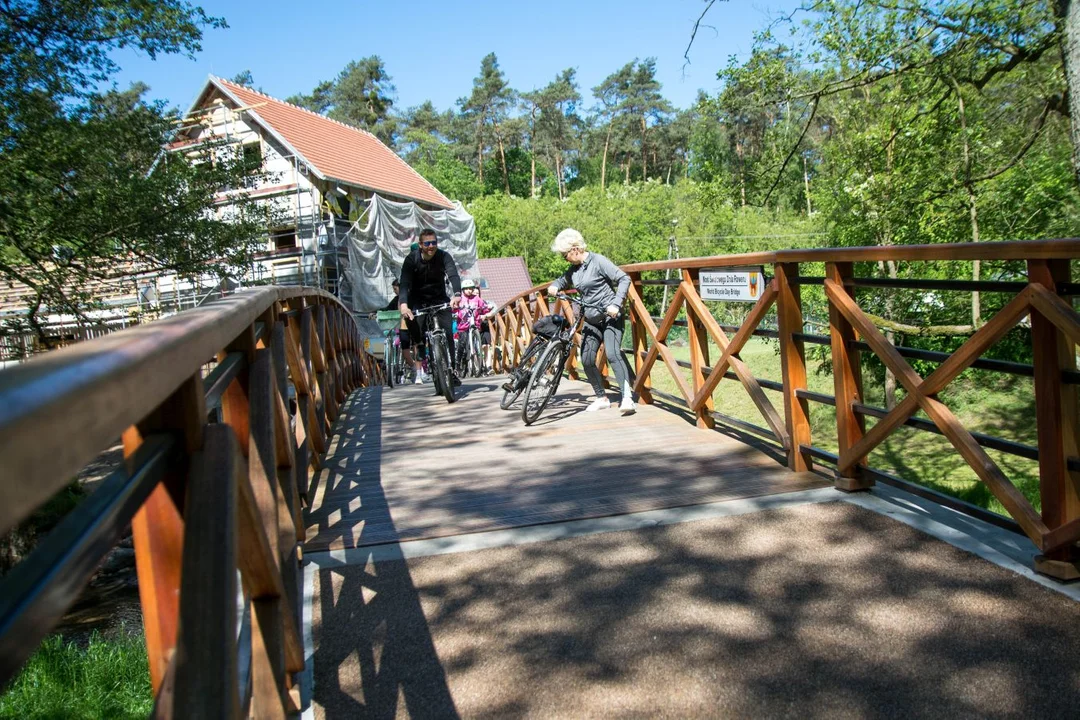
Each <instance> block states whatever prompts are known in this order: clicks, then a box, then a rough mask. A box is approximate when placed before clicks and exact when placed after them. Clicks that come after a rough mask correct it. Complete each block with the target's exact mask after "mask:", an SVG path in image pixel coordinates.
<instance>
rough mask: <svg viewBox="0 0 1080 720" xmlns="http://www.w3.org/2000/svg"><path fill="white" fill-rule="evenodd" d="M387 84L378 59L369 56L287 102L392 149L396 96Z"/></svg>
mask: <svg viewBox="0 0 1080 720" xmlns="http://www.w3.org/2000/svg"><path fill="white" fill-rule="evenodd" d="M391 80H392V78H391V77H390V75H389V74H388V73H387V72H386V67H385V66H384V65H383V61H382V58H380V57H379V56H378V55H371V56H369V57H366V58H362V59H361V60H354V61H353V62H350V63H349V64H348V65H346V66H345V68H344V69H343V70H342V71H341V72H340V73H338V76H337V77H336V78H334V79H333V80H329V81H323V82H321V83H319V84H318V85H316V86H315V89H314V90H312V91H311V94H310V95H303V94H301V95H294V96H292V97H290V98H288V100H289V102H291V103H294V104H296V105H299V106H301V107H306V108H307V109H309V110H311V111H313V112H317V113H319V114H321V115H327V116H329V117H331V118H333V119H334V120H340V121H341V122H343V123H346V124H348V125H352V126H354V127H358V128H361V129H363V130H367V131H368V132H370V133H372V134H373V135H375V136H376V137H378V138H379V139H380V140H382V141H383V142H384V143H386V144H387V145H389V146H390V147H393V146H394V143H395V133H396V132H397V127H398V123H397V118H395V117H394V116H393V115H391V112H390V111H391V109H392V108H393V105H394V95H395V93H396V92H397V91H396V89H395V88H394V84H393V83H392V82H391Z"/></svg>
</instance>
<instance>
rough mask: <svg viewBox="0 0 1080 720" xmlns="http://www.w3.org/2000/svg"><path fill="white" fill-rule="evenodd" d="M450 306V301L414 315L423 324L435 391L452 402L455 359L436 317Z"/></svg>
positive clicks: (423, 309)
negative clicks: (453, 363)
mask: <svg viewBox="0 0 1080 720" xmlns="http://www.w3.org/2000/svg"><path fill="white" fill-rule="evenodd" d="M448 308H450V303H442V304H441V305H432V306H430V307H426V308H420V309H418V310H414V311H413V317H415V318H416V320H417V322H419V323H420V324H421V328H422V329H423V331H424V340H425V342H426V343H427V355H428V365H429V367H430V370H431V377H432V380H433V381H434V384H435V391H436V393H438V394H440V395H442V396H443V397H445V398H446V402H448V403H452V402H454V400H455V399H456V398H455V397H454V383H453V369H452V362H453V361H452V359H451V358H450V353H449V343H448V339H447V337H446V331H445V330H443V328H442V327H441V326H440V325H439V323H438V320H437V317H436V316H437V315H438V314H439V313H440V312H442V311H443V310H446V309H448Z"/></svg>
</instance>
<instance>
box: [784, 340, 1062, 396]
mask: <svg viewBox="0 0 1080 720" xmlns="http://www.w3.org/2000/svg"><path fill="white" fill-rule="evenodd" d="M792 337H794V338H795V339H796V340H802V341H803V342H808V343H812V344H814V345H829V344H830V343H831V342H832V340H831V339H830V338H829V336H828V335H815V334H813V333H792ZM848 347H849V348H851V349H852V350H861V351H864V352H873V350H872V349H871V348H870V346H869V345H867V344H866V343H864V342H862V341H861V340H856V341H854V342H850V343H848ZM895 347H896V352H897V353H899V354H900V355H901V356H902V357H906V358H912V359H913V360H926V361H928V362H937V363H940V362H945V360H947V359H948V358H949V357H950V355H949V353H944V352H939V351H937V350H920V349H918V348H912V347H906V346H904V345H896V346H895ZM970 367H973V368H976V369H978V370H993V371H994V372H1001V373H1006V374H1008V375H1019V376H1022V377H1034V376H1035V368H1034V366H1032V365H1029V364H1027V363H1018V362H1012V361H1010V360H994V359H991V358H979V359H978V360H976V361H974V362H972V363H971V365H970ZM1061 380H1062V382H1066V383H1069V384H1070V385H1078V384H1080V372H1078V371H1076V370H1062V371H1061Z"/></svg>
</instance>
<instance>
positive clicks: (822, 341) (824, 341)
mask: <svg viewBox="0 0 1080 720" xmlns="http://www.w3.org/2000/svg"><path fill="white" fill-rule="evenodd" d="M791 336H792V337H793V338H795V339H796V340H802V341H803V342H808V343H810V344H811V345H831V344H832V338H830V337H829V336H828V335H815V334H814V333H791Z"/></svg>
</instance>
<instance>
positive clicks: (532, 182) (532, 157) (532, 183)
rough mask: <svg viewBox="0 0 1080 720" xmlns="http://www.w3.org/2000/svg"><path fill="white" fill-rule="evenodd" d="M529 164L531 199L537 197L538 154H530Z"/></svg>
mask: <svg viewBox="0 0 1080 720" xmlns="http://www.w3.org/2000/svg"><path fill="white" fill-rule="evenodd" d="M529 163H530V165H531V168H530V175H529V197H532V198H535V197H536V154H535V153H529Z"/></svg>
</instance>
